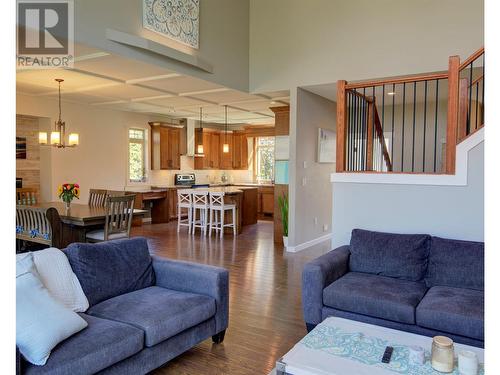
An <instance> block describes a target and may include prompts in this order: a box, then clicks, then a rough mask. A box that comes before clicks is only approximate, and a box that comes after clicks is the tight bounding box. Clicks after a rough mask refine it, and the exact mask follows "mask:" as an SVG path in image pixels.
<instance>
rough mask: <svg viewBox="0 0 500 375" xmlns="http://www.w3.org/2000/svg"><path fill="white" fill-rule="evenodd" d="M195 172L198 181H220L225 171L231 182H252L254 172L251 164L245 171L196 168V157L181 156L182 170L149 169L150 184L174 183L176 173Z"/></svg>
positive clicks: (199, 182)
mask: <svg viewBox="0 0 500 375" xmlns="http://www.w3.org/2000/svg"><path fill="white" fill-rule="evenodd" d="M191 172H192V173H195V174H196V183H198V184H205V183H211V184H213V183H219V182H221V177H222V175H223V174H224V173H225V174H226V176H227V177H228V179H227V181H228V182H229V183H234V182H238V183H239V182H252V180H253V173H252V169H251V166H250V168H249V169H248V170H243V171H239V170H237V171H233V170H229V171H221V170H195V169H194V158H193V157H192V156H191V157H190V156H181V170H180V171H165V170H151V171H149V182H148V184H149V185H173V184H174V175H175V174H176V173H191Z"/></svg>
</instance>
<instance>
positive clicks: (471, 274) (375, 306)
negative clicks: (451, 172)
mask: <svg viewBox="0 0 500 375" xmlns="http://www.w3.org/2000/svg"><path fill="white" fill-rule="evenodd" d="M302 305H303V312H304V319H305V321H306V326H307V329H308V330H309V331H310V330H311V329H313V328H314V327H315V326H316V325H317V324H318V323H320V322H321V321H322V320H324V319H325V318H327V317H329V316H337V317H341V318H346V319H352V320H358V321H361V322H365V323H370V324H376V325H380V326H384V327H388V328H394V329H399V330H403V331H408V332H413V333H417V334H421V335H426V336H434V335H446V336H448V337H451V338H452V339H453V340H455V341H456V342H459V343H463V344H469V345H474V346H479V347H482V346H483V345H484V243H482V242H471V241H459V240H451V239H443V238H439V237H431V236H429V235H426V234H391V233H380V232H371V231H366V230H361V229H354V230H353V231H352V236H351V242H350V244H349V245H347V246H342V247H340V248H338V249H335V250H332V251H330V252H329V253H327V254H325V255H323V256H321V257H319V258H317V259H315V260H313V261H311V262H309V263H307V264H306V265H305V267H304V270H303V274H302Z"/></svg>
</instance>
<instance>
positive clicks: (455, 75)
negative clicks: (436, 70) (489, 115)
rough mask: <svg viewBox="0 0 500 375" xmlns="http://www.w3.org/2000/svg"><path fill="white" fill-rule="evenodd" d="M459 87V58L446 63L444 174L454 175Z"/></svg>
mask: <svg viewBox="0 0 500 375" xmlns="http://www.w3.org/2000/svg"><path fill="white" fill-rule="evenodd" d="M459 85H460V57H458V56H450V59H449V61H448V121H447V125H446V164H445V172H446V174H455V157H456V152H457V132H458V107H459Z"/></svg>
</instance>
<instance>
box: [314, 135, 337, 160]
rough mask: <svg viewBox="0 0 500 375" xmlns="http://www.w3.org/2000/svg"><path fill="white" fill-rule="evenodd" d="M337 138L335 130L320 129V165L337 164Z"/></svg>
mask: <svg viewBox="0 0 500 375" xmlns="http://www.w3.org/2000/svg"><path fill="white" fill-rule="evenodd" d="M336 142H337V137H336V134H335V132H334V131H333V130H330V129H323V128H319V129H318V163H335V157H336V152H337V144H336Z"/></svg>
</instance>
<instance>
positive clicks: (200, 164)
mask: <svg viewBox="0 0 500 375" xmlns="http://www.w3.org/2000/svg"><path fill="white" fill-rule="evenodd" d="M210 139H211V138H210V133H209V132H207V131H206V130H203V129H196V130H195V133H194V147H195V152H197V150H198V146H199V145H203V154H204V156H203V157H197V156H196V157H195V158H194V169H210V160H209V156H208V155H209V153H210Z"/></svg>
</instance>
